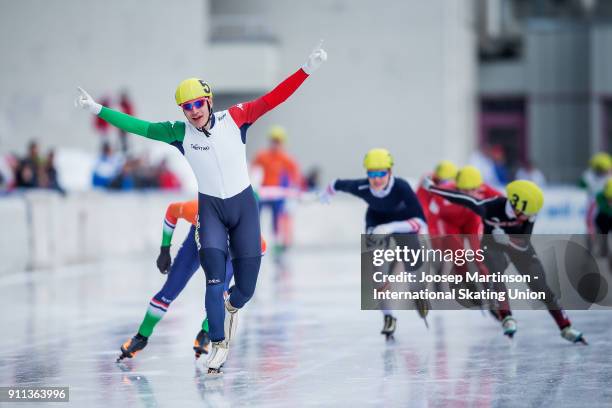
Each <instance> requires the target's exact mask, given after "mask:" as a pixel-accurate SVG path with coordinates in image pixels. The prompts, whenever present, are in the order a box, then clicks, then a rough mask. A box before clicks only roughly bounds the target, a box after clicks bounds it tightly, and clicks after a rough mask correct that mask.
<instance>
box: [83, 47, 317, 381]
mask: <svg viewBox="0 0 612 408" xmlns="http://www.w3.org/2000/svg"><path fill="white" fill-rule="evenodd" d="M326 59H327V54H326V53H325V51H324V50H323V49H321V48H320V46H319V47H317V48H316V49H315V50H314V51H313V52H312V53H311V54H310V56H309V57H308V60H307V61H306V63H305V64H304V65H303V66H302V67H301V68H300V69H298V70H297V71H296V72H295V73H294V74H292V75H291V76H289V77H288V78H287V79H285V80H284V81H283V82H282V83H280V84H279V85H278V86H277V87H276V88H274V89H273V90H272V91H271V92H269V93H267V94H266V95H264V96H262V97H260V98H258V99H256V100H253V101H250V102H245V103H239V104H237V105H234V106H232V107H230V108H229V109H227V110H224V111H220V112H213V110H212V108H213V94H212V91H211V87H210V85H209V84H207V83H206V82H204V81H202V80H200V79H197V78H189V79H186V80H184V81H182V82H181V83H180V84H179V86H178V87H177V89H176V92H175V100H176V103H177V105H179V106H180V107H181V108H182V111H183V114H184V115H185V117H186V118H187V122H158V123H151V122H146V121H143V120H140V119H137V118H134V117H132V116H129V115H126V114H123V113H121V112H117V111H114V110H112V109H109V108H106V107H102V106H101V105H99V104H98V103H96V102H95V101H94V100H93V99H92V98H91V96H89V95H88V94H87V93H86V92H85V91H84V90H82V89H80V88H79V92H80V96H79V97H78V99H77V105H78V106H80V107H82V108H83V109H86V110H88V111H90V112H91V113H93V114H95V115H98V116H99V117H100V118H102V119H104V120H106V121H107V122H109V123H111V124H112V125H114V126H116V127H118V128H121V129H123V130H125V131H126V132H129V133H135V134H138V135H140V136H144V137H147V138H149V139H154V140H158V141H161V142H165V143H168V144H171V145H173V146H175V147H176V148H177V149H178V150H179V151H180V152H181V153H182V154H183V155H184V156H185V158H186V159H187V161H188V162H189V164H190V166H191V168H192V170H193V172H194V174H195V176H196V179H197V181H198V191H199V205H198V223H197V228H196V243H197V247H198V252H199V257H200V263H201V265H202V267H203V268H204V271H205V274H206V299H205V304H206V312H207V314H208V319H209V329H210V339H211V341H212V348H211V352H210V355H209V358H208V367H209V372H210V373H216V372H219V370H220V368H221V366H222V365H223V363H224V362H225V360H226V359H227V355H228V351H229V345H230V342H231V340H232V334H233V333H234V331H235V328H236V317H237V311H238V310H239V309H240V308H242V307H243V306H244V305H245V304H246V303H247V302H248V301H249V299H250V298H251V297H252V296H253V293H254V291H255V284H256V282H257V275H258V273H259V267H260V263H261V242H260V226H259V216H258V213H259V210H258V206H257V202H256V200H255V196H254V193H253V189H252V187H251V184H250V180H249V176H248V172H247V161H246V149H245V143H246V140H247V130H248V128H249V127H250V126H251V125H252V124H253V123H254V122H255V121H256V120H257V119H258V118H260V117H261V116H262V115H264V114H265V113H266V112H268V111H270V110H271V109H274V108H275V107H276V106H278V105H279V104H281V103H282V102H284V101H285V100H286V99H287V98H288V97H289V96H291V94H293V92H295V91H296V90H297V89H298V88H299V86H300V85H301V84H302V83H303V82H304V81H305V80H306V78H308V76H309V75H310V74H312V72H314V71H315V70H316V69H317V68H318V67H320V65H321V64H322V63H323V62H324V61H325V60H326ZM228 237H229V241H230V246H231V253H232V265H233V267H234V282H235V285H234V286H232V287H231V288H230V289H229V297H228V298H227V299H226V300H225V302H224V300H223V283H224V281H225V260H226V257H227V240H228ZM226 311H227V313H226ZM224 320H225V324H224Z"/></svg>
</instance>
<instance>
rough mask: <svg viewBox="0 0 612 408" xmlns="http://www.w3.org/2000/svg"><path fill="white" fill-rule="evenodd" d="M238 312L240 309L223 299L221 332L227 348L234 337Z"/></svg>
mask: <svg viewBox="0 0 612 408" xmlns="http://www.w3.org/2000/svg"><path fill="white" fill-rule="evenodd" d="M238 310H240V309H238V308H235V307H234V306H232V304H231V303H230V302H229V298H227V299H225V321H224V322H223V331H224V334H225V341H227V344H228V346H229V344H230V342H231V341H232V340H233V338H234V336H235V335H236V328H237V327H238Z"/></svg>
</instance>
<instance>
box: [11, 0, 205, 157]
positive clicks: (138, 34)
mask: <svg viewBox="0 0 612 408" xmlns="http://www.w3.org/2000/svg"><path fill="white" fill-rule="evenodd" d="M177 4H178V3H177V2H170V1H165V0H152V1H147V2H146V3H143V2H141V1H137V0H126V1H122V0H110V1H98V2H95V1H81V0H62V1H60V2H53V1H44V0H23V1H18V2H2V4H1V5H0V54H1V55H2V61H1V62H0V67H1V71H2V75H0V89H2V92H1V93H0V150H2V151H8V150H15V151H18V152H21V151H24V150H25V145H26V142H27V140H28V139H29V138H31V137H36V138H38V139H39V140H40V142H41V144H42V145H43V146H49V145H54V146H60V145H67V146H74V147H78V148H82V149H88V150H90V151H94V150H96V149H97V146H98V145H99V142H98V140H97V138H96V137H94V133H93V130H92V127H91V123H92V118H91V116H90V115H89V114H86V113H85V112H83V111H80V110H77V109H75V108H74V106H73V99H74V97H75V96H76V87H77V86H79V85H80V86H82V87H83V88H85V89H86V90H87V91H89V92H90V93H91V95H92V96H94V97H98V98H99V97H100V96H102V95H104V94H106V93H108V94H117V93H118V92H119V91H120V90H121V89H122V88H127V89H128V90H129V91H130V92H131V95H132V97H133V99H134V101H135V105H136V113H137V114H138V116H140V117H142V118H144V119H149V120H176V119H180V117H181V113H180V112H179V111H178V110H177V109H176V106H175V105H174V102H173V99H174V98H173V93H174V89H175V88H176V85H177V83H178V82H179V81H180V80H181V79H182V78H184V77H188V76H194V75H204V72H203V68H204V67H206V63H207V62H208V61H207V60H206V58H205V46H206V43H205V32H206V31H205V29H206V26H207V21H208V14H207V12H206V10H207V7H206V5H207V2H206V1H205V0H184V1H181V2H180V6H178V5H177ZM134 139H136V138H134ZM134 144H136V145H137V146H138V147H141V146H143V145H144V146H147V147H148V146H150V145H151V143H150V142H147V141H144V140H143V141H141V140H134ZM168 151H172V149H171V148H168Z"/></svg>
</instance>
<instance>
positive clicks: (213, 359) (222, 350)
mask: <svg viewBox="0 0 612 408" xmlns="http://www.w3.org/2000/svg"><path fill="white" fill-rule="evenodd" d="M228 353H229V345H228V343H227V340H221V341H213V342H212V349H211V351H210V354H209V355H208V360H206V364H207V365H208V374H220V373H221V367H223V364H224V363H225V360H227V355H228Z"/></svg>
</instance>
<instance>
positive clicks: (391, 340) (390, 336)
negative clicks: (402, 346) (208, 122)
mask: <svg viewBox="0 0 612 408" xmlns="http://www.w3.org/2000/svg"><path fill="white" fill-rule="evenodd" d="M385 341H386V342H387V343H394V342H395V336H393V334H385Z"/></svg>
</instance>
